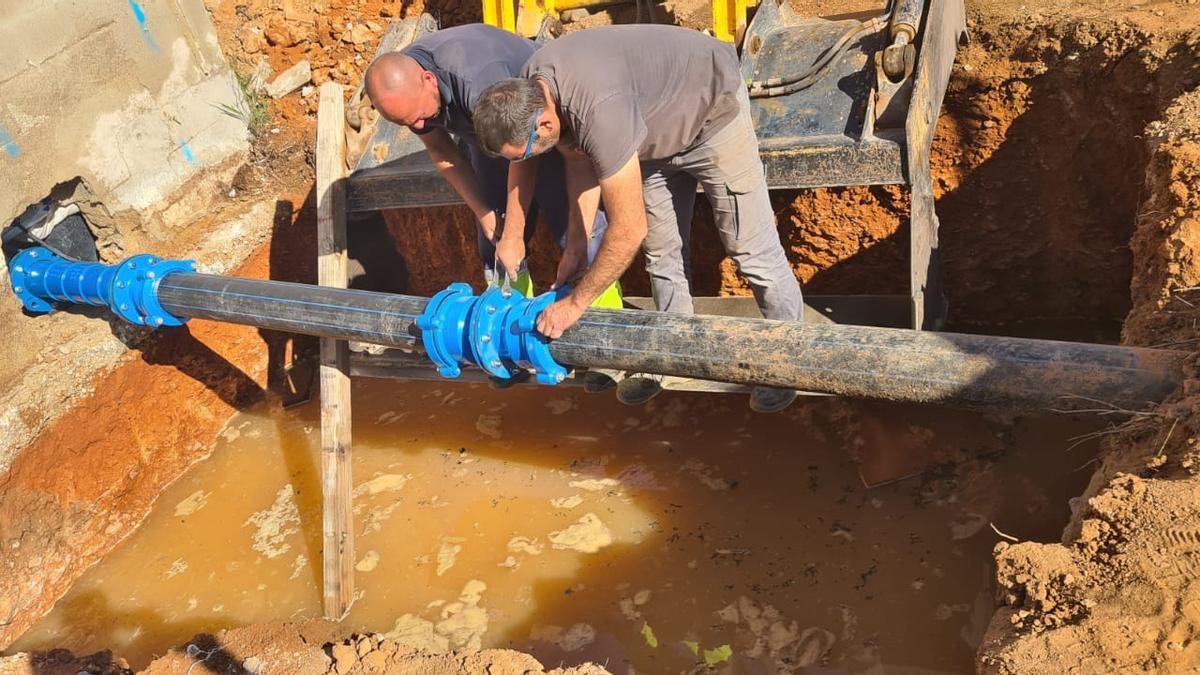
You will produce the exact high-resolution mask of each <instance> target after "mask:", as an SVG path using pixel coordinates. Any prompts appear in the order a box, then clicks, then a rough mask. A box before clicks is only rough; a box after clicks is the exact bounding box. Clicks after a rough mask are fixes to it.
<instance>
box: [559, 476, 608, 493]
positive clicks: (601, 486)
mask: <svg viewBox="0 0 1200 675" xmlns="http://www.w3.org/2000/svg"><path fill="white" fill-rule="evenodd" d="M567 485H569V486H571V487H573V488H579V489H580V490H587V491H588V492H599V491H601V490H607V489H609V488H615V487H619V486H620V485H621V481H619V480H617V479H615V478H588V479H587V480H573V481H571V482H570V483H567Z"/></svg>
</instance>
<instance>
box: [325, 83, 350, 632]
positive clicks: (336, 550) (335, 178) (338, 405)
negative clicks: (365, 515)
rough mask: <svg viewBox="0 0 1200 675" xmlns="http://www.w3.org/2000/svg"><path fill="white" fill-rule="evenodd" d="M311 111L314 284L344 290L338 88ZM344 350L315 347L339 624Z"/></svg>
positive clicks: (344, 571)
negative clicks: (314, 128) (314, 125)
mask: <svg viewBox="0 0 1200 675" xmlns="http://www.w3.org/2000/svg"><path fill="white" fill-rule="evenodd" d="M320 96H321V99H320V107H319V108H318V110H317V156H316V162H317V185H316V191H317V277H318V283H320V284H321V285H322V286H332V287H336V288H345V287H346V281H347V277H346V209H345V177H346V128H345V125H346V118H345V106H344V104H343V101H342V87H341V85H339V84H337V83H336V82H326V83H325V84H323V85H321V91H320ZM350 440H351V433H350V351H349V345H347V343H346V342H345V341H343V340H331V339H322V340H321V498H322V523H323V526H322V533H323V548H322V559H323V566H322V569H323V570H324V577H323V579H324V592H323V599H324V610H325V617H326V618H328V619H334V620H336V619H340V618H342V616H344V615H345V614H346V612H347V610H349V609H350V605H351V604H352V603H353V600H354V519H353V509H352V504H351V491H352V488H353V482H352V480H351V475H350V457H351V454H350V453H351V446H350Z"/></svg>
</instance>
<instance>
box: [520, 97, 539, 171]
mask: <svg viewBox="0 0 1200 675" xmlns="http://www.w3.org/2000/svg"><path fill="white" fill-rule="evenodd" d="M541 116H542V109H541V108H538V109H537V110H535V111H534V112H533V124H531V125H530V126H529V141H528V142H527V143H525V153H524V154H522V155H521V159H529V157H530V156H531V155H533V139H535V138H537V125H538V119H539V118H541Z"/></svg>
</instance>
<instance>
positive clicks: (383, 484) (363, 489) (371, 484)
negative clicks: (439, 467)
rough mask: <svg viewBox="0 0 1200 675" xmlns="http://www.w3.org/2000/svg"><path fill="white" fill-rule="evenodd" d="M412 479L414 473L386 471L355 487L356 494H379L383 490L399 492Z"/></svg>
mask: <svg viewBox="0 0 1200 675" xmlns="http://www.w3.org/2000/svg"><path fill="white" fill-rule="evenodd" d="M410 480H412V474H399V473H385V474H382V475H379V476H376V477H374V478H372V479H371V480H369V481H367V482H365V483H363V484H362V485H359V486H358V487H356V488H354V496H355V497H361V496H363V495H377V494H379V493H381V492H397V491H399V490H400V489H401V488H403V487H404V484H405V483H407V482H408V481H410Z"/></svg>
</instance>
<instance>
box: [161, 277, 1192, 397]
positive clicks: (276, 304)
mask: <svg viewBox="0 0 1200 675" xmlns="http://www.w3.org/2000/svg"><path fill="white" fill-rule="evenodd" d="M158 297H159V301H160V302H161V303H162V305H163V307H164V308H165V309H166V310H167V311H169V312H171V313H172V314H175V315H177V316H181V317H195V318H205V319H213V320H216V321H226V322H232V323H240V324H246V325H252V326H259V327H263V328H271V329H276V330H281V331H288V332H294V333H302V334H307V335H317V336H323V337H334V338H342V339H348V340H360V341H364V342H372V343H377V344H383V345H389V346H396V347H409V348H412V347H419V346H420V339H419V337H420V330H419V329H418V328H417V326H416V318H417V317H418V316H419V315H420V314H421V312H422V311H424V309H425V306H426V304H428V302H429V301H428V299H427V298H420V297H413V296H405V295H391V294H385V293H373V292H369V291H356V290H343V289H333V288H325V287H320V286H309V285H304V284H291V283H283V282H276V281H256V280H250V279H237V278H230V277H219V276H211V275H204V274H190V273H173V274H170V275H169V276H167V277H166V278H165V279H163V280H162V283H161V285H160V286H159V290H158ZM550 352H551V354H552V355H553V356H554V358H555V359H557V360H558V361H559V362H560V363H563V364H566V365H570V366H581V367H604V368H613V369H620V370H629V371H637V372H650V373H662V374H666V375H676V376H683V377H693V378H701V379H707V380H717V381H723V382H735V383H740V384H762V385H771V386H777V387H789V388H794V389H802V390H806V391H815V392H825V393H831V394H839V395H844V396H853V397H863V398H876V399H887V400H894V401H918V402H936V403H948V404H956V405H995V404H1003V405H1010V406H1021V407H1029V406H1034V407H1053V408H1078V407H1094V406H1095V405H1096V402H1097V401H1103V402H1105V403H1108V404H1112V405H1117V406H1121V407H1125V408H1144V407H1146V406H1147V405H1148V404H1150V403H1152V402H1157V401H1161V400H1162V399H1164V398H1165V397H1166V396H1167V395H1169V394H1170V392H1171V391H1173V390H1174V389H1175V388H1176V387H1177V386H1178V384H1179V382H1180V380H1181V368H1182V361H1183V358H1184V356H1185V355H1184V354H1183V353H1182V352H1171V351H1161V350H1152V349H1140V348H1132V347H1118V346H1109V345H1091V344H1077V343H1071V342H1056V341H1049V340H1027V339H1020V338H1004V337H992V336H983V335H960V334H951V333H932V332H920V331H912V330H897V329H888V328H869V327H862V326H846V325H836V324H800V323H790V322H780V321H764V320H755V319H743V318H730V317H722V316H701V315H691V316H689V315H678V314H666V313H663V312H650V311H629V310H606V309H592V310H588V311H587V312H586V313H584V315H583V318H582V319H581V320H580V321H579V323H577V324H576V325H575V326H573V327H572V328H571V329H569V330H568V331H567V332H566V333H565V334H564V335H563V337H562V338H561V339H559V340H555V341H553V342H552V343H551V344H550Z"/></svg>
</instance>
